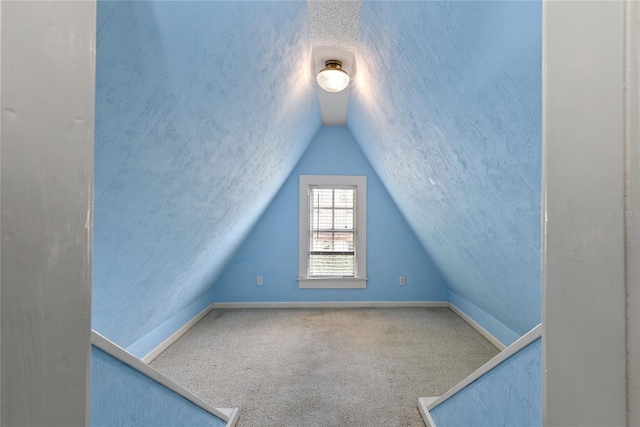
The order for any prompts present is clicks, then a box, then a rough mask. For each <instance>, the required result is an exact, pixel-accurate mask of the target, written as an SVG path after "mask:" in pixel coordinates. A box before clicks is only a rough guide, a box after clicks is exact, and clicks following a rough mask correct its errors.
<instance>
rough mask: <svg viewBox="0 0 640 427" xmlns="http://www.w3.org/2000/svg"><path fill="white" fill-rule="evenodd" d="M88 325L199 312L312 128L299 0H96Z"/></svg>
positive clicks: (153, 339)
mask: <svg viewBox="0 0 640 427" xmlns="http://www.w3.org/2000/svg"><path fill="white" fill-rule="evenodd" d="M97 27H98V32H97V76H96V134H95V218H94V235H93V236H94V250H93V307H92V310H93V313H92V315H93V316H92V317H93V319H92V321H93V328H94V329H96V330H97V331H99V332H100V333H101V334H103V335H105V336H106V337H108V338H109V339H111V340H113V341H114V342H116V343H117V344H119V345H120V346H122V347H125V348H128V349H130V350H131V351H133V352H135V353H136V354H138V355H142V354H144V353H145V352H146V351H148V350H149V349H151V348H153V347H154V346H155V345H157V344H158V343H159V342H161V341H162V340H163V339H164V338H166V337H167V336H168V335H170V334H171V333H172V332H174V331H175V330H176V329H177V328H178V327H179V326H182V324H184V321H185V319H190V318H192V317H193V316H195V315H196V314H197V313H198V312H199V311H200V310H201V309H202V308H203V306H205V305H206V303H207V301H206V300H207V298H208V295H207V292H208V291H209V290H210V288H211V285H212V283H213V282H214V281H215V279H216V278H217V277H218V276H219V274H220V272H221V271H222V268H223V266H224V265H225V263H226V261H227V260H228V259H229V258H230V256H231V255H232V254H233V253H234V252H235V250H236V249H237V248H238V246H239V245H240V243H241V242H242V241H243V240H244V238H245V237H246V235H247V233H248V232H249V230H250V229H251V228H252V226H253V225H254V224H255V222H256V221H257V219H258V218H259V217H260V215H261V214H262V212H263V211H264V209H265V208H266V207H267V205H268V204H269V202H270V201H271V199H272V198H273V196H274V195H275V194H276V192H277V191H278V189H279V188H280V186H281V184H282V183H283V182H284V180H285V179H286V177H287V176H288V175H289V173H290V172H291V170H292V169H293V167H294V166H295V165H296V163H297V162H298V160H299V158H300V156H301V155H302V153H303V152H304V151H305V149H306V147H307V145H308V144H309V142H310V141H311V139H312V138H313V136H314V135H315V133H316V132H317V130H318V129H319V128H320V125H321V121H320V112H319V107H318V102H317V95H316V93H315V89H314V86H313V80H312V76H311V75H310V70H309V64H310V56H309V55H310V49H309V38H308V17H307V8H306V3H305V2H279V1H277V2H276V1H273V2H271V1H266V2H173V1H157V2H147V1H145V2H138V1H131V2H129V1H127V2H111V1H100V2H99V3H98V17H97Z"/></svg>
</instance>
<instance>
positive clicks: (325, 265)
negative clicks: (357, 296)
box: [309, 255, 355, 277]
mask: <svg viewBox="0 0 640 427" xmlns="http://www.w3.org/2000/svg"><path fill="white" fill-rule="evenodd" d="M354 271H355V261H354V256H353V255H311V256H310V257H309V275H310V276H341V277H345V276H346V277H353V276H354Z"/></svg>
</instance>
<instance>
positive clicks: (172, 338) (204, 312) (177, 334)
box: [140, 304, 213, 363]
mask: <svg viewBox="0 0 640 427" xmlns="http://www.w3.org/2000/svg"><path fill="white" fill-rule="evenodd" d="M212 306H213V304H210V305H209V306H207V307H206V308H205V309H204V310H202V311H201V312H200V313H198V314H196V316H195V317H194V318H193V319H191V320H189V321H188V322H187V323H185V324H184V325H183V326H182V327H181V328H180V329H178V330H177V331H175V332H174V333H172V334H171V335H170V336H169V337H168V338H167V339H166V340H164V341H162V342H161V343H160V344H158V346H157V347H156V348H154V349H153V350H151V351H150V352H149V353H147V354H146V355H145V356H144V357H143V358H141V359H140V360H142V361H143V362H144V363H151V361H152V360H153V359H155V358H156V357H158V356H159V355H160V353H162V352H163V351H165V350H166V349H167V348H169V346H170V345H171V344H173V343H174V342H176V341H178V339H179V338H180V337H181V336H183V335H184V334H185V333H186V332H187V331H188V330H189V329H191V327H192V326H193V325H195V324H196V323H198V322H199V321H200V320H202V318H203V317H204V316H206V315H207V314H209V312H210V311H211V310H212Z"/></svg>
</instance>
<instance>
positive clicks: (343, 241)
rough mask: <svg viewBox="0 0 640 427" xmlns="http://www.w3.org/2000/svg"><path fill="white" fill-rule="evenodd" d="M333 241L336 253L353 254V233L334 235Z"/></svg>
mask: <svg viewBox="0 0 640 427" xmlns="http://www.w3.org/2000/svg"><path fill="white" fill-rule="evenodd" d="M333 239H334V240H333V249H334V250H335V251H336V252H353V250H354V249H353V233H334V234H333Z"/></svg>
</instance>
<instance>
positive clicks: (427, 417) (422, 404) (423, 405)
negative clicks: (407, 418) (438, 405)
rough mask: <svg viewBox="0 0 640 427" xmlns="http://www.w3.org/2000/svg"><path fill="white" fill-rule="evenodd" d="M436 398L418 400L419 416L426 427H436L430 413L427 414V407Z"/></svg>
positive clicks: (420, 398)
mask: <svg viewBox="0 0 640 427" xmlns="http://www.w3.org/2000/svg"><path fill="white" fill-rule="evenodd" d="M436 399H438V398H437V397H419V398H418V409H419V410H420V414H421V415H422V420H423V421H424V423H425V424H426V425H427V427H436V423H435V421H433V418H431V413H430V412H429V405H430V404H431V403H433V402H434V401H435V400H436Z"/></svg>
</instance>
